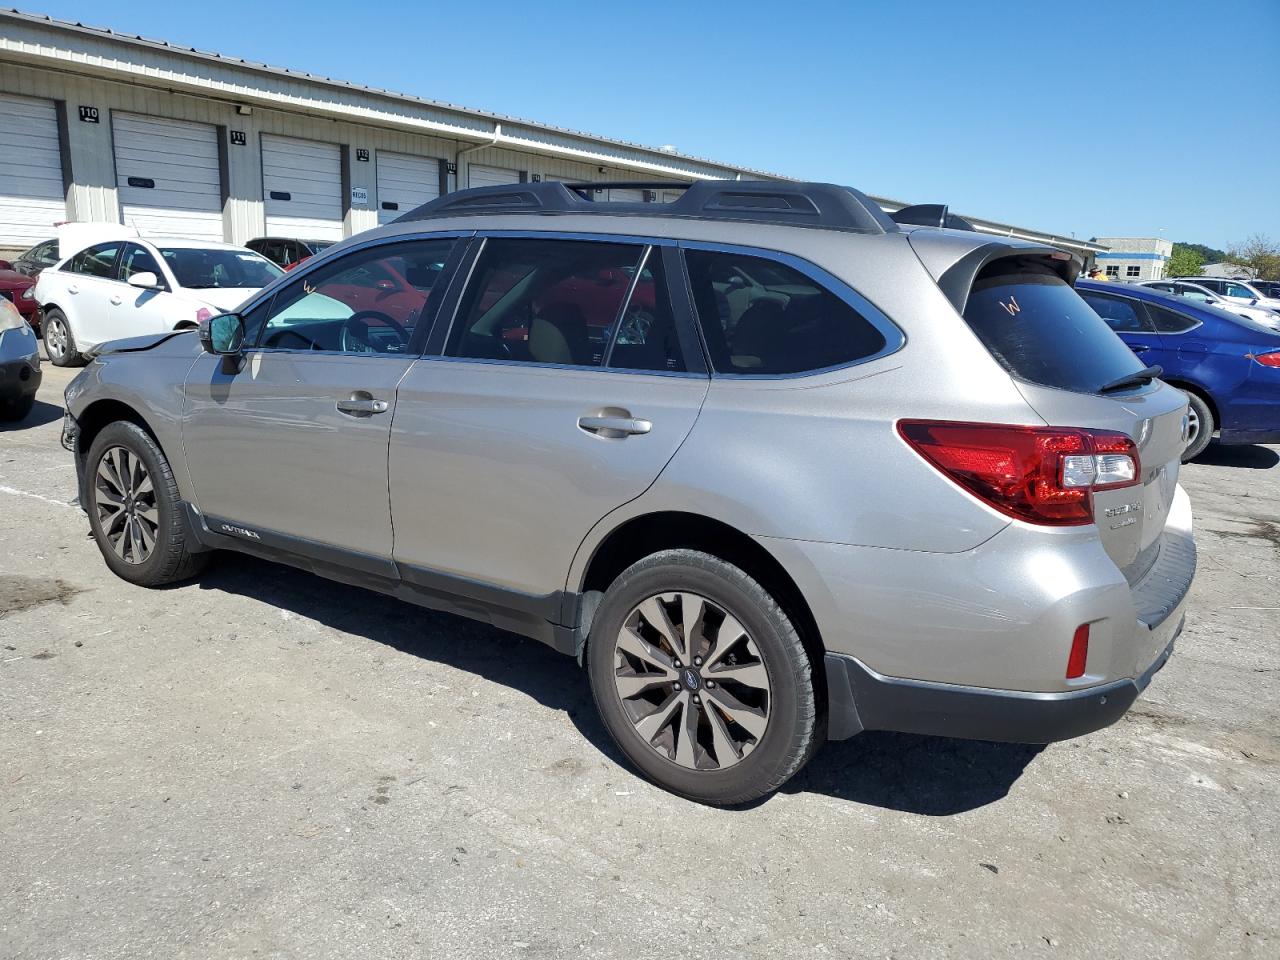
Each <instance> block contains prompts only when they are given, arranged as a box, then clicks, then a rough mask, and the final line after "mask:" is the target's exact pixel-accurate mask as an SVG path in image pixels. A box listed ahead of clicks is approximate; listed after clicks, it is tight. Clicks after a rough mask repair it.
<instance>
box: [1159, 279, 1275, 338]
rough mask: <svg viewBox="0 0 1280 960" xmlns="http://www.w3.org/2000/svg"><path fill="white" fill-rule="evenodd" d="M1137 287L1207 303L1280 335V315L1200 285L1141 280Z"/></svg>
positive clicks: (1173, 281)
mask: <svg viewBox="0 0 1280 960" xmlns="http://www.w3.org/2000/svg"><path fill="white" fill-rule="evenodd" d="M1135 286H1139V287H1150V288H1151V289H1153V290H1159V291H1160V292H1161V293H1169V294H1173V295H1174V296H1175V297H1185V298H1186V299H1188V300H1194V301H1195V302H1196V303H1207V304H1208V305H1209V306H1211V307H1217V308H1218V309H1219V310H1226V311H1227V312H1228V313H1234V314H1235V315H1236V316H1238V317H1246V318H1248V319H1249V320H1253V321H1256V322H1257V323H1260V324H1262V325H1263V326H1265V327H1270V328H1271V329H1272V330H1275V331H1276V332H1277V333H1280V314H1277V313H1275V312H1274V311H1272V310H1268V309H1267V308H1266V307H1263V306H1256V307H1251V306H1248V305H1246V304H1243V303H1241V302H1239V301H1238V300H1228V299H1227V298H1226V297H1223V296H1220V295H1219V294H1217V293H1214V292H1213V291H1212V290H1210V289H1209V288H1208V287H1206V286H1204V285H1202V284H1199V283H1192V282H1191V281H1189V280H1140V281H1139V282H1138V283H1137V284H1135Z"/></svg>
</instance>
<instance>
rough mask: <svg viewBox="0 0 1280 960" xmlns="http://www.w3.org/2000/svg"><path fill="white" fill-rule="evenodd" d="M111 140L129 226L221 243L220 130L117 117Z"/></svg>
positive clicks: (160, 234) (150, 234)
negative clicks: (113, 145) (113, 144)
mask: <svg viewBox="0 0 1280 960" xmlns="http://www.w3.org/2000/svg"><path fill="white" fill-rule="evenodd" d="M111 138H112V141H113V142H114V143H115V155H116V187H117V190H118V191H119V196H120V213H121V215H122V216H123V218H124V222H125V224H126V225H127V226H130V227H136V228H137V229H138V231H139V232H140V233H141V234H142V235H143V236H144V237H193V238H195V239H198V240H221V239H222V185H221V184H222V181H221V178H220V177H219V175H218V131H217V128H216V127H214V126H212V125H210V124H207V123H190V122H189V121H186V120H166V119H163V118H161V117H143V116H139V115H137V114H132V113H114V114H112V116H111Z"/></svg>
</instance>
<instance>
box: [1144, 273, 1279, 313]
mask: <svg viewBox="0 0 1280 960" xmlns="http://www.w3.org/2000/svg"><path fill="white" fill-rule="evenodd" d="M1169 279H1170V280H1183V281H1185V282H1187V283H1198V284H1199V285H1200V286H1202V287H1208V288H1209V289H1210V290H1212V291H1213V292H1214V293H1216V294H1217V295H1218V296H1220V297H1222V298H1223V299H1224V300H1231V301H1233V302H1234V303H1239V304H1243V305H1244V306H1247V307H1261V308H1262V309H1264V310H1276V311H1280V299H1277V298H1276V297H1264V296H1263V295H1262V294H1261V293H1260V292H1258V291H1257V290H1255V289H1254V288H1253V287H1251V286H1250V285H1249V281H1247V280H1234V279H1232V278H1230V277H1170V278H1169Z"/></svg>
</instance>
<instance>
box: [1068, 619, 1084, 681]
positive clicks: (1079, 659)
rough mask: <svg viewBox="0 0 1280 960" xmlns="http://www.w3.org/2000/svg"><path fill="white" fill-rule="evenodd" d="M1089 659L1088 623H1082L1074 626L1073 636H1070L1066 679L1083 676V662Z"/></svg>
mask: <svg viewBox="0 0 1280 960" xmlns="http://www.w3.org/2000/svg"><path fill="white" fill-rule="evenodd" d="M1088 661H1089V625H1088V624H1087V623H1082V624H1080V626H1078V627H1076V632H1075V636H1073V637H1072V638H1071V653H1070V654H1068V656H1067V679H1068V680H1076V679H1079V678H1080V677H1083V676H1084V668H1085V664H1086V663H1088Z"/></svg>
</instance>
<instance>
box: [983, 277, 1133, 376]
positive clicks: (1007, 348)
mask: <svg viewBox="0 0 1280 960" xmlns="http://www.w3.org/2000/svg"><path fill="white" fill-rule="evenodd" d="M964 319H965V322H966V323H967V324H968V325H969V328H970V329H971V330H972V331H973V332H974V333H975V334H976V335H977V337H978V339H979V340H981V341H982V343H983V345H984V346H985V347H986V348H987V350H988V351H989V352H990V354H991V355H992V356H993V357H994V358H995V359H996V360H997V361H998V362H999V363H1000V365H1001V366H1003V367H1004V368H1005V370H1007V371H1008V372H1009V373H1010V374H1011V375H1012V376H1014V377H1016V378H1018V379H1020V380H1026V381H1029V382H1031V383H1038V384H1042V385H1044V386H1048V387H1057V388H1058V389H1061V390H1071V391H1074V392H1076V393H1096V392H1097V391H1098V388H1099V387H1101V386H1103V385H1104V384H1107V383H1110V382H1111V381H1113V380H1118V379H1119V378H1121V377H1124V376H1127V375H1128V374H1130V373H1135V372H1137V371H1138V370H1141V369H1142V366H1143V365H1142V364H1141V363H1140V362H1139V361H1138V359H1137V358H1136V357H1135V356H1134V355H1133V353H1132V351H1130V350H1129V348H1128V347H1127V346H1125V344H1124V342H1123V341H1122V340H1121V339H1120V338H1119V337H1117V336H1116V335H1115V334H1114V333H1113V332H1112V331H1111V328H1110V327H1108V326H1107V324H1106V322H1105V321H1103V319H1102V318H1101V317H1099V316H1098V315H1097V314H1096V313H1095V312H1094V311H1093V310H1092V309H1091V308H1090V307H1089V305H1088V304H1087V303H1085V302H1084V300H1082V299H1081V298H1080V296H1079V295H1078V294H1077V293H1076V292H1075V290H1074V289H1072V288H1071V287H1070V286H1069V285H1068V284H1067V282H1066V281H1065V280H1063V279H1062V277H1060V276H1058V274H1057V273H1055V272H1054V271H1053V270H1052V269H1050V268H1049V267H1047V266H1042V265H1039V264H1035V263H1028V262H1026V261H1022V260H1015V261H997V262H996V263H994V264H992V265H990V266H988V267H987V268H986V269H984V270H983V271H982V272H981V273H979V274H978V278H977V280H976V281H975V282H974V284H973V288H972V289H971V290H970V291H969V299H968V302H967V303H966V304H965V309H964Z"/></svg>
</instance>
